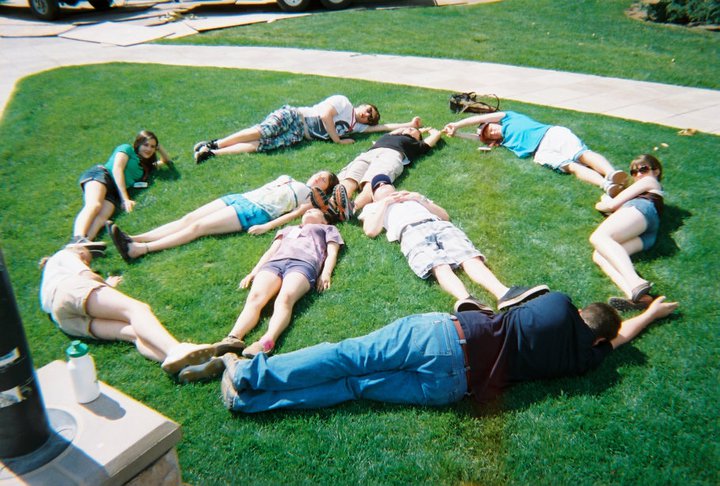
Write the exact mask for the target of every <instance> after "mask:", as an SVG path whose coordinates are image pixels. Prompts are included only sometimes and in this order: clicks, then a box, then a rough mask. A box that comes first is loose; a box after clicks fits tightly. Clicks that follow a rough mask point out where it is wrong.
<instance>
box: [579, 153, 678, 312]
mask: <svg viewBox="0 0 720 486" xmlns="http://www.w3.org/2000/svg"><path fill="white" fill-rule="evenodd" d="M630 174H631V175H632V176H633V177H634V179H635V182H634V183H633V184H632V185H630V186H628V188H627V189H625V190H624V191H622V192H621V193H620V194H618V195H617V196H615V197H609V196H607V195H603V197H602V198H601V199H600V202H598V203H597V204H596V205H595V208H596V209H597V210H598V211H600V212H603V213H606V214H609V216H608V217H607V219H606V220H605V221H603V222H602V223H600V226H598V227H597V229H596V230H595V231H594V232H593V234H592V235H590V243H591V244H592V245H593V247H594V248H595V251H593V261H594V262H595V263H596V264H597V265H598V266H599V267H600V269H601V270H602V271H603V272H605V274H606V275H607V276H608V277H610V279H611V280H612V281H613V282H614V283H615V285H617V286H618V287H619V288H620V290H622V291H623V293H624V294H625V297H626V298H622V297H612V298H610V300H609V301H608V303H609V304H610V305H612V306H613V307H615V308H616V309H618V310H621V311H626V310H641V309H645V308H646V307H647V306H648V305H649V304H650V302H652V300H653V299H652V297H650V295H648V294H649V292H650V289H651V287H652V282H648V281H647V280H645V279H643V278H642V277H640V276H639V275H638V274H637V271H635V267H634V266H633V263H632V260H631V259H630V255H633V254H635V253H638V252H640V251H644V250H648V249H649V248H651V247H652V246H653V245H654V244H655V240H656V239H657V234H658V228H659V226H660V216H661V215H662V211H663V205H664V204H663V197H664V193H663V190H662V186H661V185H660V181H661V180H662V165H661V164H660V161H659V160H658V159H657V158H655V157H654V156H652V155H649V154H644V155H640V156H638V157H637V158H635V159H634V160H633V161H632V162H630Z"/></svg>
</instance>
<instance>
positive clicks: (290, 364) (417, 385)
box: [231, 313, 467, 413]
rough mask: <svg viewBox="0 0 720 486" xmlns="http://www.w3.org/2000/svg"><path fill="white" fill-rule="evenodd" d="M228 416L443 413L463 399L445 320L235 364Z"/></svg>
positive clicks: (409, 322)
mask: <svg viewBox="0 0 720 486" xmlns="http://www.w3.org/2000/svg"><path fill="white" fill-rule="evenodd" d="M231 378H232V382H233V385H234V386H235V390H236V391H237V393H238V395H237V397H236V398H235V400H234V403H233V406H232V410H234V411H238V412H247V413H251V412H263V411H266V410H274V409H279V408H318V407H328V406H331V405H335V404H338V403H342V402H345V401H348V400H358V399H362V398H364V399H368V400H376V401H381V402H391V403H404V404H413V405H433V406H439V405H446V404H449V403H453V402H456V401H458V400H460V399H461V398H462V397H463V396H464V395H465V393H466V392H467V382H466V378H465V366H464V356H463V351H462V348H461V347H460V343H459V338H458V335H457V332H456V331H455V327H454V325H453V322H452V320H451V319H450V315H449V314H441V313H431V314H417V315H412V316H408V317H403V318H402V319H398V320H396V321H395V322H393V323H391V324H389V325H387V326H385V327H383V328H381V329H379V330H377V331H375V332H372V333H370V334H368V335H365V336H361V337H357V338H351V339H346V340H344V341H341V342H339V343H335V344H331V343H322V344H318V345H316V346H312V347H309V348H305V349H301V350H298V351H294V352H292V353H287V354H280V355H276V356H272V357H270V358H268V357H267V356H266V355H264V354H262V353H261V354H258V355H257V356H256V357H255V358H253V359H252V360H250V361H242V362H240V363H238V367H237V368H236V370H235V376H232V377H231Z"/></svg>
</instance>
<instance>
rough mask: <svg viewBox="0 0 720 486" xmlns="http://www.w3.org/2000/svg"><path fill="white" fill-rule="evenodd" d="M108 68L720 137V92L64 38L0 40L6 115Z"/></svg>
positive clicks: (321, 55)
mask: <svg viewBox="0 0 720 486" xmlns="http://www.w3.org/2000/svg"><path fill="white" fill-rule="evenodd" d="M28 43H31V45H28ZM106 62H133V63H153V64H166V65H177V66H196V67H201V66H202V67H223V68H234V69H253V70H267V71H280V72H288V73H294V74H310V75H319V76H329V77H340V78H346V79H360V80H368V81H377V82H381V83H393V84H400V85H407V86H417V87H422V88H432V89H437V90H443V91H447V92H455V91H477V92H479V93H494V94H496V95H497V96H499V97H500V98H502V99H512V100H517V101H522V102H526V103H534V104H538V105H544V106H552V107H557V108H562V109H569V110H576V111H581V112H588V113H598V114H602V115H607V116H612V117H617V118H624V119H628V120H634V121H640V122H648V123H655V124H659V125H664V126H669V127H674V128H694V129H696V130H699V131H702V132H707V133H713V134H716V135H720V91H718V90H710V89H700V88H687V87H681V86H673V85H666V84H660V83H650V82H643V81H632V80H626V79H619V78H609V77H602V76H594V75H586V74H576V73H567V72H560V71H552V70H545V69H535V68H526V67H517V66H508V65H503V64H493V63H485V62H472V61H460V60H451V59H435V58H420V57H405V56H390V55H372V54H359V53H354V52H338V51H321V50H312V49H294V48H274V47H215V46H186V45H154V44H151V45H147V44H145V45H138V46H133V47H116V46H108V45H101V44H92V43H86V42H76V41H70V40H66V39H58V38H45V39H43V38H39V39H0V70H2V72H3V78H4V79H3V80H2V82H0V102H1V103H2V105H1V108H2V109H3V111H4V108H5V106H6V104H7V102H8V100H9V99H10V96H11V93H12V91H13V89H14V86H15V83H16V82H17V81H18V80H20V79H22V78H23V77H25V76H28V75H32V74H36V73H38V72H42V71H45V70H48V69H53V68H57V67H61V66H72V65H84V64H98V63H106Z"/></svg>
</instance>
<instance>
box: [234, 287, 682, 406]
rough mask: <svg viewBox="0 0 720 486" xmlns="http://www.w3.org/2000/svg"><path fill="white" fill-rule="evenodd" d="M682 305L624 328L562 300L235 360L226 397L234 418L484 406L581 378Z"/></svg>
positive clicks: (658, 308) (445, 317) (660, 302)
mask: <svg viewBox="0 0 720 486" xmlns="http://www.w3.org/2000/svg"><path fill="white" fill-rule="evenodd" d="M676 307H677V303H675V302H665V297H658V298H657V299H655V300H654V301H653V302H652V303H651V304H650V305H649V306H648V308H647V310H645V312H643V313H642V314H640V315H638V316H636V317H633V318H631V319H628V320H626V321H622V322H621V320H620V316H619V315H618V313H617V311H616V310H615V309H613V308H612V307H610V306H609V305H607V304H605V303H595V304H590V305H589V306H587V307H585V308H584V309H582V310H578V309H577V308H576V307H575V306H574V305H573V304H572V302H571V300H570V298H569V297H568V296H567V295H565V294H562V293H559V292H551V293H547V294H544V295H542V296H540V297H537V298H536V299H533V300H531V301H529V302H526V303H524V304H522V305H520V306H518V307H514V308H512V309H510V310H509V311H507V312H504V313H501V314H495V313H493V312H492V310H490V308H489V307H484V308H480V307H478V309H479V310H474V311H467V312H458V313H456V314H455V315H453V314H446V313H440V312H436V313H429V314H416V315H412V316H408V317H404V318H401V319H398V320H396V321H395V322H393V323H391V324H389V325H387V326H385V327H383V328H381V329H379V330H377V331H375V332H372V333H370V334H367V335H365V336H360V337H355V338H350V339H346V340H344V341H341V342H339V343H335V344H331V343H322V344H318V345H316V346H312V347H309V348H304V349H300V350H298V351H294V352H291V353H287V354H280V355H276V356H272V357H269V358H268V357H267V356H266V355H264V354H259V355H257V356H255V358H253V359H252V360H248V359H242V358H239V357H238V356H237V355H236V354H233V353H228V354H225V355H224V356H223V362H224V364H225V372H224V374H223V377H222V382H221V390H222V397H223V401H224V403H225V406H226V407H227V408H228V409H229V410H231V411H233V412H244V413H255V412H264V411H268V410H276V409H282V408H296V409H301V408H319V407H329V406H332V405H336V404H338V403H342V402H346V401H349V400H360V399H366V400H375V401H380V402H389V403H400V404H409V405H423V406H443V405H447V404H450V403H453V402H457V401H459V400H461V399H462V398H463V397H464V396H466V395H472V396H474V398H475V399H477V400H478V401H480V402H486V401H488V400H491V399H492V398H494V397H496V396H497V395H498V394H499V393H500V392H501V391H502V390H504V389H505V388H507V387H509V386H511V385H513V384H516V383H520V382H524V381H530V380H538V379H549V378H558V377H564V376H577V375H582V374H584V373H586V372H588V371H590V370H592V369H594V368H596V367H598V366H599V365H600V363H601V362H602V361H603V359H604V358H605V357H606V356H607V355H608V354H609V353H610V352H611V351H612V350H614V349H616V348H618V347H619V346H620V345H622V344H624V343H627V342H629V341H631V340H632V339H633V338H635V336H637V335H638V334H639V333H640V332H641V331H642V330H643V329H644V328H645V327H647V326H648V325H649V324H650V323H651V322H653V321H655V320H656V319H660V318H662V317H665V316H667V315H669V314H670V313H671V312H672V311H673V310H675V308H676Z"/></svg>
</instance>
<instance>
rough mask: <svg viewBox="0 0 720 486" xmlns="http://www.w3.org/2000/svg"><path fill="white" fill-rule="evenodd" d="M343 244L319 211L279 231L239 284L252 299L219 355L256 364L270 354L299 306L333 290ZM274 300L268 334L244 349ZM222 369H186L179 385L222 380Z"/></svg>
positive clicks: (216, 363)
mask: <svg viewBox="0 0 720 486" xmlns="http://www.w3.org/2000/svg"><path fill="white" fill-rule="evenodd" d="M343 244H344V242H343V239H342V237H341V236H340V232H339V231H338V230H337V228H335V227H334V226H331V225H329V224H328V222H327V219H326V217H325V215H324V214H323V213H322V212H321V211H320V210H319V209H315V208H313V209H310V210H308V211H307V212H306V213H305V214H304V215H303V217H302V224H300V225H299V226H288V227H287V228H283V229H281V230H280V231H278V233H277V235H276V236H275V239H274V240H273V243H272V245H271V246H270V248H269V249H268V251H267V252H265V254H264V255H263V256H262V257H261V258H260V260H259V261H258V263H257V265H255V267H254V268H253V269H252V271H251V272H250V273H249V274H248V275H247V276H246V277H245V278H243V279H242V281H241V282H240V287H241V288H244V289H246V288H248V287H250V285H251V283H252V287H250V294H249V295H248V297H247V300H246V301H245V306H244V307H243V310H242V312H241V313H240V315H239V316H238V318H237V321H236V322H235V326H233V328H232V330H231V331H230V333H229V334H228V336H227V337H226V338H225V339H223V340H222V341H220V342H218V343H215V344H214V346H215V355H216V356H222V355H223V354H225V353H227V352H234V353H242V355H243V356H245V357H246V358H252V357H253V356H255V355H257V354H258V353H265V354H269V353H271V352H272V351H273V349H274V347H275V343H276V342H277V340H278V338H279V337H280V335H281V334H282V332H283V331H284V330H285V329H286V328H287V327H288V325H290V320H291V318H292V310H293V307H294V306H295V303H296V302H297V301H298V300H300V298H301V297H302V296H303V295H305V294H306V293H308V292H309V291H310V290H311V289H312V288H313V287H314V288H316V289H317V291H318V292H324V291H325V290H327V289H329V288H330V280H331V277H332V272H333V270H334V269H335V264H336V263H337V257H338V252H339V251H340V247H341V245H343ZM273 297H275V304H274V309H273V314H272V316H271V317H270V322H269V323H268V329H267V332H265V334H263V335H262V337H261V338H260V339H258V340H257V341H256V342H254V343H253V344H251V345H250V346H248V347H247V348H246V347H245V342H244V341H243V339H244V338H245V336H246V335H247V333H248V332H250V331H251V330H252V329H254V328H255V326H257V323H258V321H259V320H260V313H261V312H262V310H263V308H264V307H265V306H266V305H267V303H268V302H269V301H270V299H272V298H273ZM223 367H224V365H223V362H222V360H221V359H220V358H219V357H218V358H214V359H213V360H211V361H208V362H206V363H204V364H201V365H198V366H189V367H187V368H185V369H184V370H183V371H182V373H181V374H180V375H179V378H180V380H181V381H195V380H198V379H208V378H212V377H214V376H216V375H218V374H220V372H222V370H223Z"/></svg>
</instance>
